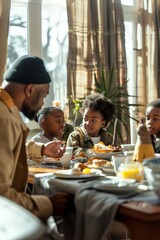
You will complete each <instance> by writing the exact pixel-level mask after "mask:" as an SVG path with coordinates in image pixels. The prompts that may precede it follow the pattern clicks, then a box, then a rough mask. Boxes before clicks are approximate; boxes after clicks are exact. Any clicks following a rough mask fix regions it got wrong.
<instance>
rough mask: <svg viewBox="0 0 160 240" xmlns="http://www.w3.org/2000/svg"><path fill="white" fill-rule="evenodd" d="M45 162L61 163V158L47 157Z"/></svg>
mask: <svg viewBox="0 0 160 240" xmlns="http://www.w3.org/2000/svg"><path fill="white" fill-rule="evenodd" d="M43 162H44V163H53V164H61V162H60V158H52V157H45V158H44V159H43Z"/></svg>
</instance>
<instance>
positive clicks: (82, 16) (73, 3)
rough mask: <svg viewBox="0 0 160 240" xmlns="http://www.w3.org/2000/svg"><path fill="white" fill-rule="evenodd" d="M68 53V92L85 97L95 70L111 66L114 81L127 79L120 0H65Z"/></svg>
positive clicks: (91, 85) (92, 81) (92, 83)
mask: <svg viewBox="0 0 160 240" xmlns="http://www.w3.org/2000/svg"><path fill="white" fill-rule="evenodd" d="M67 12H68V24H69V52H68V61H67V71H68V78H67V82H68V86H67V89H68V94H67V96H68V97H70V95H72V96H73V97H74V98H75V99H76V98H84V96H86V95H88V94H90V90H88V89H89V88H93V86H94V73H97V71H99V70H100V68H101V66H102V65H103V66H104V68H105V69H111V68H112V66H114V69H115V72H116V73H117V75H116V80H117V81H118V82H119V83H120V84H122V83H123V80H126V58H125V46H124V45H125V43H124V20H123V12H122V6H121V3H120V1H119V0H107V1H106V0H101V1H99V0H67Z"/></svg>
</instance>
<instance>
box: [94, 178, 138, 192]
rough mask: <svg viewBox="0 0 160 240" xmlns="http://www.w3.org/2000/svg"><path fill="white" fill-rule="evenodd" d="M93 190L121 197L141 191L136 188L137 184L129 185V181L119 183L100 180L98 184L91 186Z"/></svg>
mask: <svg viewBox="0 0 160 240" xmlns="http://www.w3.org/2000/svg"><path fill="white" fill-rule="evenodd" d="M93 188H94V189H96V190H101V191H105V192H108V193H113V194H121V195H125V194H130V193H134V192H138V191H142V190H140V189H139V188H138V184H137V183H130V182H129V181H125V180H124V181H120V182H116V181H113V180H108V181H105V180H101V181H100V182H98V183H95V184H94V185H93Z"/></svg>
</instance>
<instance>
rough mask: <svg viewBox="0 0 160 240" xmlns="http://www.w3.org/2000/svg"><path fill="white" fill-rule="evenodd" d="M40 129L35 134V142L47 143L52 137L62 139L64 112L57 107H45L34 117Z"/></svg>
mask: <svg viewBox="0 0 160 240" xmlns="http://www.w3.org/2000/svg"><path fill="white" fill-rule="evenodd" d="M35 121H36V122H38V123H39V126H40V127H41V129H42V131H41V132H40V133H38V134H37V135H35V136H34V137H33V138H32V140H33V141H35V142H43V143H47V142H49V141H52V140H54V139H59V140H62V137H63V133H64V112H63V111H62V110H61V109H60V108H57V107H45V108H42V110H40V112H39V113H38V114H37V116H36V117H35Z"/></svg>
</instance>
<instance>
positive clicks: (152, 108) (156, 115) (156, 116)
mask: <svg viewBox="0 0 160 240" xmlns="http://www.w3.org/2000/svg"><path fill="white" fill-rule="evenodd" d="M146 126H147V130H148V132H149V133H150V135H151V138H152V143H153V146H154V149H155V152H156V153H160V98H159V99H156V100H154V101H151V102H150V103H149V104H148V106H147V109H146Z"/></svg>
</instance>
